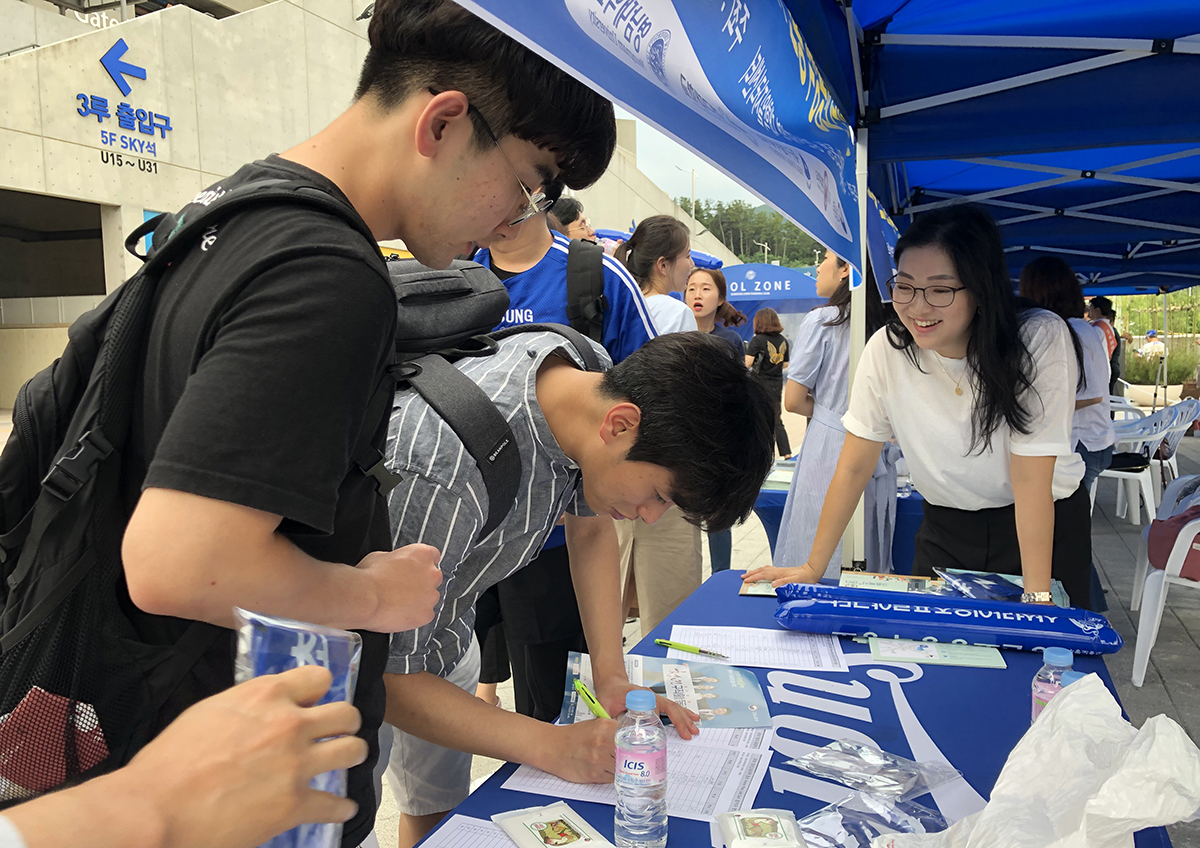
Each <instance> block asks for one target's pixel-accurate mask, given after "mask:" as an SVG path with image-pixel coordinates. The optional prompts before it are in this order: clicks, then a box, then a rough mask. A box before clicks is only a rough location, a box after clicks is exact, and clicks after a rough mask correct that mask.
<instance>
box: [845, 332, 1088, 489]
mask: <svg viewBox="0 0 1200 848" xmlns="http://www.w3.org/2000/svg"><path fill="white" fill-rule="evenodd" d="M1022 317H1023V318H1024V322H1023V323H1022V325H1021V329H1020V333H1021V338H1022V339H1023V340H1024V342H1025V346H1026V347H1027V348H1028V350H1029V353H1030V354H1031V356H1032V357H1033V362H1034V376H1033V390H1032V391H1027V392H1026V393H1025V395H1024V397H1023V398H1022V399H1023V401H1024V403H1025V405H1026V408H1027V409H1028V410H1029V411H1030V413H1031V416H1032V421H1031V422H1030V432H1029V433H1015V432H1013V431H1012V430H1010V429H1009V427H1008V425H1007V424H1006V423H1003V422H1001V424H1000V426H999V427H998V428H997V429H996V431H995V432H994V433H992V443H991V449H990V450H984V451H982V452H980V450H979V448H976V450H975V451H974V452H971V411H972V408H973V407H974V403H975V397H974V395H975V390H974V387H973V385H972V380H971V377H970V375H968V374H967V373H966V372H967V362H966V360H965V359H945V358H943V357H940V356H939V355H938V354H937V353H935V352H934V351H928V350H922V349H921V348H914V349H915V350H916V352H917V358H918V360H917V361H918V362H919V363H920V365H921V368H920V369H918V368H916V367H915V366H914V365H913V364H912V362H911V361H910V360H909V358H908V356H907V355H906V354H905V352H904V351H902V350H896V349H895V348H894V347H892V345H891V342H889V341H888V338H887V330H886V329H883V330H880V331H879V332H877V333H876V334H875V335H874V336H872V337H871V338H870V339H869V340H868V341H867V346H866V349H864V350H863V355H862V359H861V360H860V362H859V365H858V370H857V371H856V373H855V375H854V385H853V386H852V387H851V390H850V407H849V409H848V411H847V412H846V414H845V415H844V416H843V417H842V423H843V425H845V427H846V431H847V432H849V433H853V434H854V435H855V436H858V437H859V438H861V439H868V440H870V441H873V442H886V441H887V440H888V439H890V438H892V437H893V436H894V437H895V438H896V441H897V442H899V443H900V449H901V450H902V451H904V459H905V461H906V462H907V464H908V471H909V474H910V475H911V476H912V481H913V485H914V486H916V488H917V490H918V491H919V492H920V493H921V495H922V496H923V497H924V498H925V500H927V501H929V503H931V504H935V505H937V506H946V507H953V508H955V509H965V510H972V511H973V510H979V509H989V508H993V507H1002V506H1008V505H1009V504H1011V503H1012V502H1013V494H1012V479H1011V477H1010V475H1009V458H1010V455H1011V454H1016V455H1018V456H1054V457H1057V460H1056V461H1055V464H1054V481H1053V486H1052V488H1053V492H1054V499H1055V500H1061V499H1062V498H1066V497H1070V496H1071V495H1072V494H1074V493H1075V490H1076V489H1078V488H1079V481H1080V480H1082V479H1083V460H1082V459H1081V458H1080V456H1079V455H1078V454H1077V453H1075V452H1074V444H1073V443H1072V442H1071V418H1072V415H1073V413H1074V410H1075V385H1076V380H1077V377H1078V373H1079V372H1078V366H1077V365H1076V360H1075V347H1074V345H1072V344H1071V337H1070V333H1069V332H1068V331H1067V326H1066V324H1065V323H1064V322H1063V320H1062V319H1061V318H1059V317H1058V316H1057V315H1054V314H1053V313H1050V312H1046V311H1045V310H1042V309H1033V310H1029V311H1028V312H1026V313H1024V315H1023V316H1022ZM943 368H944V369H945V370H943ZM956 381H958V385H959V386H960V387H961V388H962V390H963V393H962V395H961V396H960V395H956V394H955V393H954V387H955V383H956Z"/></svg>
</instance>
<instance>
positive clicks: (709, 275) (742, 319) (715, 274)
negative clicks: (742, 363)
mask: <svg viewBox="0 0 1200 848" xmlns="http://www.w3.org/2000/svg"><path fill="white" fill-rule="evenodd" d="M725 291H726V283H725V274H724V273H722V272H721V271H720V269H717V268H696V269H694V270H693V271H692V273H691V274H689V275H688V284H687V289H686V290H685V291H684V294H683V300H684V303H686V304H687V305H688V306H690V307H691V309H692V312H694V313H695V315H696V325H697V328H698V329H699V330H700V332H702V333H711V334H712V335H714V336H719V337H720V338H722V339H724V340H725V341H727V342H728V343H729V347H730V349H731V350H732V351H733V353H734V355H735V356H738V357H741V356H742V352H743V350H744V349H745V346H744V345H743V344H742V337H741V336H739V335H738V334H737V332H736V331H734V330H731V329H729V327H728V326H727V325H729V324H732V325H733V326H734V327H740V326H741V325H742V324H745V323H746V316H745V314H744V313H743V312H741V311H740V310H738V309H735V308H734V307H733V305H732V304H730V303H729V301H728V300H726V299H725ZM708 558H709V562H710V564H711V567H712V571H713V573H714V574H715V573H716V572H718V571H728V570H729V566H730V564H731V563H732V561H733V530H720V531H717V532H710V533H708Z"/></svg>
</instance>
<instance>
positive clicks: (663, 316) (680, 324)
mask: <svg viewBox="0 0 1200 848" xmlns="http://www.w3.org/2000/svg"><path fill="white" fill-rule="evenodd" d="M646 308H647V309H649V310H650V318H651V320H652V321H654V326H655V327H656V328H657V329H658V334H659V335H662V334H663V333H687V332H690V331H693V330H698V329H700V328H699V327H698V326H697V324H696V313H695V312H693V311H692V309H691V307H690V306H688V305H687V304H686V303H684V302H683V301H682V300H676V299H675V298H673V297H671V296H670V295H669V294H650V295H646Z"/></svg>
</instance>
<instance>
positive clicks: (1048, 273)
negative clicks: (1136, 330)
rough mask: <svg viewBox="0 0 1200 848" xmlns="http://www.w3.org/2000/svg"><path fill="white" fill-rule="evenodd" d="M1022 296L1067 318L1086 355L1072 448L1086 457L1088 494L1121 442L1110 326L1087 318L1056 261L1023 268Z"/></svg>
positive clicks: (1070, 275)
mask: <svg viewBox="0 0 1200 848" xmlns="http://www.w3.org/2000/svg"><path fill="white" fill-rule="evenodd" d="M1020 294H1021V297H1025V298H1028V299H1029V300H1032V301H1033V302H1034V303H1036V304H1037V305H1038V306H1040V307H1042V308H1043V309H1048V310H1049V311H1051V312H1053V313H1054V314H1056V315H1058V316H1060V317H1061V318H1063V319H1064V320H1065V321H1066V322H1067V323H1068V324H1069V325H1070V327H1071V329H1072V330H1073V331H1074V332H1075V336H1076V338H1078V339H1079V344H1080V346H1081V348H1082V350H1083V366H1084V367H1083V380H1082V381H1081V382H1080V385H1079V388H1078V389H1077V391H1076V392H1075V415H1074V416H1073V417H1072V420H1071V443H1072V444H1073V445H1074V446H1075V452H1076V453H1077V454H1079V455H1080V456H1081V457H1083V463H1084V468H1085V470H1084V472H1083V488H1085V489H1087V490H1089V491H1090V490H1091V487H1092V483H1093V482H1094V481H1095V479H1096V478H1097V477H1099V476H1100V472H1101V471H1103V470H1104V469H1106V468H1108V464H1109V462H1110V461H1111V460H1112V453H1113V445H1115V444H1116V442H1117V437H1116V434H1115V433H1114V432H1113V423H1112V417H1111V416H1110V414H1109V404H1108V377H1109V367H1108V366H1109V355H1110V351H1111V348H1110V347H1109V346H1108V340H1109V336H1108V333H1109V332H1111V326H1109V329H1108V331H1105V330H1104V328H1103V327H1102V326H1099V325H1092V324H1088V322H1087V321H1085V320H1084V319H1083V314H1084V306H1083V287H1082V286H1080V285H1079V278H1078V277H1076V276H1075V272H1074V271H1073V270H1071V266H1070V265H1068V264H1067V263H1066V262H1065V261H1064V260H1062V259H1060V258H1058V257H1057V256H1042V257H1039V258H1037V259H1035V260H1033V261H1032V262H1030V263H1029V264H1028V265H1026V266H1025V267H1024V268H1022V269H1021V284H1020ZM1103 323H1104V324H1105V325H1107V324H1108V322H1107V321H1104V322H1103ZM1113 338H1114V339H1115V338H1116V334H1115V333H1114V334H1113Z"/></svg>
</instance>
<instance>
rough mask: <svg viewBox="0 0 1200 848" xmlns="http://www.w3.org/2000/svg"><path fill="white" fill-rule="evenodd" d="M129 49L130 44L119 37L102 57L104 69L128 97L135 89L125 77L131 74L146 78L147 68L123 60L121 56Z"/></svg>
mask: <svg viewBox="0 0 1200 848" xmlns="http://www.w3.org/2000/svg"><path fill="white" fill-rule="evenodd" d="M128 51H129V45H128V44H126V43H125V39H123V38H118V39H117V43H116V44H114V45H113V46H112V47H110V48H108V52H107V53H105V54H104V55H103V56H101V57H100V64H101V65H103V66H104V70H106V71H108V75H109V76H110V77H112V81H113V82H115V83H116V84H117V88H119V89H121V94H123V95H125V96H126V97H128V96H129V92H131V91H133V89H132V88H130V87H129V83H128V82H126V81H125V77H127V76H130V77H134V78H135V79H140V80H144V79H145V78H146V69H145V68H139V67H138V66H137V65H131V64H129V63H128V62H125V61H122V60H121V57H122V56H124V55H125V54H126V53H127V52H128Z"/></svg>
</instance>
